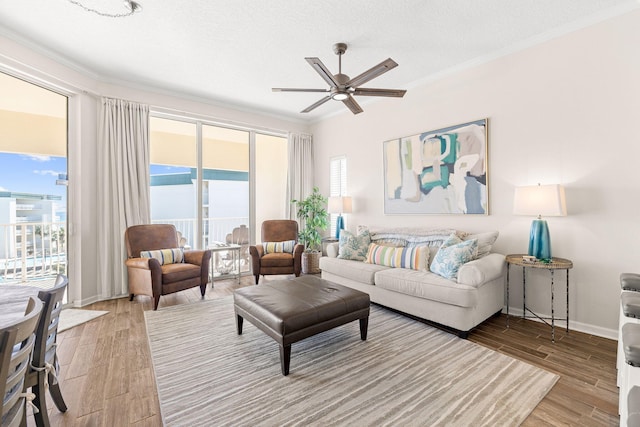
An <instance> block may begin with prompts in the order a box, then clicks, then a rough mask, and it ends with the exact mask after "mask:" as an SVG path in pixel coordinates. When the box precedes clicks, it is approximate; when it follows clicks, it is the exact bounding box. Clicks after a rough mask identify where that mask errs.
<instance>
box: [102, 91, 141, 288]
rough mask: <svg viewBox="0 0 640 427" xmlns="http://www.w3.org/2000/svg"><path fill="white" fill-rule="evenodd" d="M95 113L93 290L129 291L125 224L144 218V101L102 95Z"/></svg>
mask: <svg viewBox="0 0 640 427" xmlns="http://www.w3.org/2000/svg"><path fill="white" fill-rule="evenodd" d="M98 114H99V117H98V153H99V159H98V230H97V243H98V286H99V288H98V290H99V294H100V297H101V298H103V299H105V298H112V297H117V296H122V295H126V294H128V293H129V291H128V289H129V286H128V283H127V272H126V268H125V266H124V261H125V259H126V257H127V254H126V249H125V247H124V232H125V230H126V228H127V227H129V226H131V225H138V224H148V223H149V222H150V212H149V210H150V209H149V106H148V105H143V104H137V103H134V102H130V101H124V100H121V99H110V98H102V99H101V104H100V108H99V113H98Z"/></svg>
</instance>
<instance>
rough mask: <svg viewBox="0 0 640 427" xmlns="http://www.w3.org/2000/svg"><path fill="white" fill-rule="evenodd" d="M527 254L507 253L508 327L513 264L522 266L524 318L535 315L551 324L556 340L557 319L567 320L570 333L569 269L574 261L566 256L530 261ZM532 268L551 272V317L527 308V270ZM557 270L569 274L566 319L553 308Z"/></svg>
mask: <svg viewBox="0 0 640 427" xmlns="http://www.w3.org/2000/svg"><path fill="white" fill-rule="evenodd" d="M524 256H526V255H524V254H512V255H507V257H506V261H507V328H508V327H509V270H510V267H511V265H515V266H519V267H522V318H523V319H526V318H531V317H535V318H537V319H539V320H541V321H542V322H544V323H546V324H547V325H549V326H551V342H556V335H555V321H556V320H564V321H566V322H567V333H569V269H571V268H573V262H572V261H570V260H568V259H564V258H556V257H553V258H551V260H550V261H549V262H543V261H535V262H530V261H526V260H525V259H524V258H523V257H524ZM530 268H536V269H543V270H549V272H550V273H551V317H542V316H539V315H538V314H536V313H534V312H533V311H532V310H531V309H529V308H527V275H526V270H527V269H530ZM556 270H566V275H567V309H566V313H565V318H564V319H556V318H555V311H554V308H553V299H554V276H553V274H554V272H555V271H556ZM527 311H528V312H529V313H531V316H527ZM549 319H550V320H551V324H549V322H547V320H549Z"/></svg>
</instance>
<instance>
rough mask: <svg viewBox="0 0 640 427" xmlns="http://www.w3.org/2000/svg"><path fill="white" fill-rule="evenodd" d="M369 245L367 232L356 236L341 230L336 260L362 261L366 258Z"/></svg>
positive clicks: (369, 236)
mask: <svg viewBox="0 0 640 427" xmlns="http://www.w3.org/2000/svg"><path fill="white" fill-rule="evenodd" d="M369 243H371V235H370V234H369V230H366V231H363V232H362V233H360V234H358V235H357V236H354V235H353V233H350V232H349V231H347V230H341V231H340V241H339V242H338V258H340V259H350V260H353V261H364V260H365V259H366V258H367V251H368V250H369Z"/></svg>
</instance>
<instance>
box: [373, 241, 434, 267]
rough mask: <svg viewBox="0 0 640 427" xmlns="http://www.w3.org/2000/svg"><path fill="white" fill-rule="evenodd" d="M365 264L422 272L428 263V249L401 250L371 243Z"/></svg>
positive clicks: (418, 247)
mask: <svg viewBox="0 0 640 427" xmlns="http://www.w3.org/2000/svg"><path fill="white" fill-rule="evenodd" d="M365 262H367V263H369V264H378V265H386V266H387V267H396V268H411V269H413V270H424V269H426V267H427V266H428V262H429V248H428V247H427V246H415V247H411V248H402V247H393V246H385V245H376V244H375V243H371V244H370V245H369V251H368V252H367V259H366V260H365Z"/></svg>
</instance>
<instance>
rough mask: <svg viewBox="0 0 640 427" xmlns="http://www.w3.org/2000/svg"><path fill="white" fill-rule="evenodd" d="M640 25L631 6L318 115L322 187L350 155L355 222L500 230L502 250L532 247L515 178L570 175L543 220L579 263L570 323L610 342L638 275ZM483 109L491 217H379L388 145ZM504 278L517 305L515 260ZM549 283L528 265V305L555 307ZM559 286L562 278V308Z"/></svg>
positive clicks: (479, 114) (556, 244)
mask: <svg viewBox="0 0 640 427" xmlns="http://www.w3.org/2000/svg"><path fill="white" fill-rule="evenodd" d="M639 26H640V12H638V11H635V12H632V13H628V14H626V15H622V16H619V17H616V18H613V19H610V20H608V21H605V22H603V23H600V24H597V25H594V26H592V27H589V28H586V29H582V30H578V31H575V32H573V33H570V34H568V35H564V36H561V37H559V38H556V39H554V40H550V41H547V42H545V43H542V44H540V45H537V46H534V47H531V48H528V49H526V50H522V51H520V52H516V53H512V54H510V55H507V56H504V57H502V58H499V59H495V60H493V61H490V62H486V63H484V64H482V65H478V66H475V67H473V68H470V69H467V70H464V71H459V72H457V73H454V74H451V75H448V76H446V77H443V78H441V79H439V80H437V81H433V82H428V83H425V84H423V85H421V86H418V87H414V88H410V89H409V91H408V92H407V94H406V95H405V98H404V99H402V100H397V99H389V100H386V99H385V100H382V101H380V102H375V103H371V104H368V105H365V106H364V107H363V108H364V110H365V111H364V113H361V114H359V115H357V116H354V115H352V114H351V113H349V112H348V111H347V112H345V113H344V114H341V115H339V116H336V117H333V118H331V119H328V120H324V121H321V122H319V123H317V124H314V125H313V126H312V133H313V135H314V147H315V161H316V165H315V170H316V183H317V184H318V185H319V187H320V188H321V190H322V192H323V193H325V194H328V191H329V159H330V157H332V156H337V155H346V157H347V162H348V169H349V170H348V179H347V182H348V193H349V194H350V195H351V196H353V214H351V215H350V218H349V219H350V221H349V224H350V226H349V228H350V229H352V230H355V228H356V227H357V225H359V224H366V225H385V226H400V225H402V226H430V225H433V226H447V227H454V228H458V229H461V230H466V231H472V232H473V231H482V230H493V229H495V230H499V231H500V237H499V239H498V241H497V242H496V245H495V250H496V251H498V252H501V253H504V254H507V253H522V252H526V250H527V242H528V234H529V226H530V223H531V219H532V218H527V217H518V216H514V215H513V214H512V209H513V192H514V187H515V186H519V185H528V184H536V183H538V182H540V183H542V184H550V183H561V184H564V185H565V187H566V194H567V205H568V216H567V217H555V218H547V220H548V222H549V227H550V230H551V240H552V248H553V254H554V255H555V256H559V257H563V258H569V259H571V260H573V262H574V268H573V269H572V270H571V271H570V279H571V290H570V300H571V302H570V319H571V322H572V323H571V326H572V328H576V329H581V330H585V331H589V332H593V333H596V334H599V335H604V336H611V337H615V332H614V330H616V329H617V321H618V304H619V280H618V278H619V275H620V273H621V272H633V271H637V272H640V263H639V258H640V257H639V252H638V251H637V249H636V246H637V245H636V243H637V242H638V241H640V222H639V221H638V210H639V209H640V199H639V198H638V193H639V192H640V180H638V179H636V178H635V177H634V175H633V174H634V173H635V171H637V168H638V166H637V165H638V159H639V158H640V141H639V139H640V137H639V136H638V131H637V126H636V124H637V123H638V120H639V116H638V114H639V113H640V77H639V76H640V55H638V46H640V32H638V31H637V28H638V27H639ZM400 67H402V64H400ZM360 99H362V98H360ZM485 117H488V118H489V178H488V179H489V185H490V187H489V203H490V204H489V209H490V215H488V216H471V215H470V216H461V215H452V216H442V215H428V216H427V215H406V216H401V215H386V216H385V215H384V214H383V206H382V196H383V194H382V192H383V176H382V168H383V158H382V142H383V141H385V140H389V139H394V138H398V137H401V136H406V135H412V134H416V133H419V132H421V131H428V130H433V129H438V128H442V127H445V126H448V125H454V124H458V123H464V122H468V121H471V120H476V119H481V118H485ZM511 279H512V281H511V287H510V290H511V307H512V308H514V309H520V310H522V308H521V307H522V305H521V304H522V286H521V285H522V274H521V272H520V271H519V270H518V271H516V270H515V269H512V274H511ZM558 279H560V280H558ZM560 285H561V286H560ZM549 288H550V285H549V274H548V273H547V272H546V271H536V272H534V273H533V274H529V276H528V279H527V289H528V290H527V302H528V304H531V306H532V307H533V308H534V309H535V310H536V311H539V312H542V313H550V302H549V299H550V291H549ZM563 288H564V279H563V275H561V274H558V273H556V291H557V292H556V310H557V311H556V316H557V315H558V312H562V314H564V308H565V303H564V293H563V292H559V291H561V290H563ZM558 309H559V310H558Z"/></svg>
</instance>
